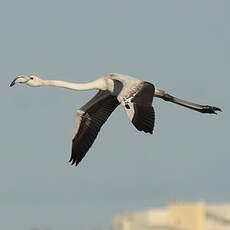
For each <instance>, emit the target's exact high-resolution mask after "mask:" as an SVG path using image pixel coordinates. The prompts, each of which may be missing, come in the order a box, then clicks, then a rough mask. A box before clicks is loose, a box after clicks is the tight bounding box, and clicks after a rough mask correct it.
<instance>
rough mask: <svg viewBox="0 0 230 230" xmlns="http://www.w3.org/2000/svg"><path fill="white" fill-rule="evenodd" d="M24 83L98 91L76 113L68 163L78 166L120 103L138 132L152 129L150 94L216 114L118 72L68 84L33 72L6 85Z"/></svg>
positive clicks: (153, 118)
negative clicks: (88, 81)
mask: <svg viewBox="0 0 230 230" xmlns="http://www.w3.org/2000/svg"><path fill="white" fill-rule="evenodd" d="M16 83H24V84H27V85H28V86H32V87H38V86H57V87H64V88H67V89H72V90H94V89H96V90H99V91H98V93H97V94H96V95H95V96H94V97H93V98H92V99H91V100H90V101H89V102H88V103H86V104H85V105H83V106H82V107H81V108H80V109H79V110H78V111H77V114H76V117H75V128H74V133H73V138H72V153H71V157H70V162H71V163H72V164H75V165H78V164H79V162H80V161H81V160H82V158H83V157H84V156H85V154H86V153H87V151H88V150H89V148H90V147H91V145H92V144H93V142H94V140H95V139H96V137H97V135H98V132H99V131H100V129H101V127H102V125H103V124H104V123H105V121H106V120H107V119H108V117H109V116H110V114H111V113H112V112H113V111H114V110H115V109H116V107H117V106H118V105H119V104H121V105H122V106H123V107H124V109H125V111H126V114H127V116H128V118H129V119H130V120H131V122H132V123H133V125H134V126H135V127H136V129H137V130H139V131H144V132H146V133H151V134H152V132H153V128H154V121H155V112H154V109H153V107H152V101H153V97H154V96H155V97H159V98H162V99H164V100H165V101H170V102H173V103H176V104H178V105H181V106H184V107H187V108H189V109H193V110H195V111H198V112H201V113H214V114H215V113H216V111H221V109H220V108H218V107H214V106H208V105H199V104H194V103H192V102H189V101H185V100H182V99H179V98H176V97H173V96H171V95H169V94H166V93H165V92H164V91H163V90H160V89H157V88H155V87H154V85H153V84H151V83H149V82H145V81H141V80H138V79H136V78H134V77H131V76H127V75H122V74H107V75H104V76H102V77H100V78H98V79H97V80H95V81H93V82H90V83H85V84H77V83H69V82H65V81H57V80H42V79H40V78H38V77H37V76H35V75H30V76H19V77H16V78H15V79H14V80H13V81H12V83H11V84H10V86H13V85H14V84H16Z"/></svg>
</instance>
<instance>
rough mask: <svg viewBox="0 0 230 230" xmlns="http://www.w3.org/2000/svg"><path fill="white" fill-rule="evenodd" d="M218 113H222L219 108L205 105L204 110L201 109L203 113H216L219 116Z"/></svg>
mask: <svg viewBox="0 0 230 230" xmlns="http://www.w3.org/2000/svg"><path fill="white" fill-rule="evenodd" d="M216 111H220V112H222V110H221V109H220V108H218V107H214V106H210V105H204V107H203V108H202V109H200V112H201V113H214V114H217V112H216Z"/></svg>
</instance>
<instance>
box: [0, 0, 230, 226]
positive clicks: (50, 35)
mask: <svg viewBox="0 0 230 230" xmlns="http://www.w3.org/2000/svg"><path fill="white" fill-rule="evenodd" d="M229 11H230V2H229V1H227V0H226V1H224V0H222V1H212V0H204V1H178V0H174V1H171V0H168V1H165V0H159V1H154V0H152V1H150V0H149V1H148V0H144V1H137V0H125V1H124V0H116V1H111V0H104V1H102V0H97V1H93V0H91V1H87V0H85V1H31V0H30V1H29V0H28V1H25V0H21V1H2V2H1V7H0V28H1V36H0V51H1V52H0V61H1V70H0V71H1V80H2V82H1V84H0V87H1V90H0V93H1V97H0V98H1V104H2V109H1V120H0V122H1V160H0V217H1V221H0V229H7V230H14V229H17V230H31V229H33V228H35V227H36V228H38V229H45V228H49V229H52V230H62V229H66V230H76V229H78V230H88V229H97V230H100V229H107V228H109V227H110V226H111V225H112V219H113V217H114V216H115V215H119V214H122V213H126V212H130V211H134V210H140V209H146V208H151V207H159V206H162V207H163V206H166V205H168V204H169V203H170V202H171V201H175V200H178V201H181V200H182V201H195V200H204V201H206V202H230V182H229V178H228V175H229V162H230V155H229V112H230V109H229V84H230V78H229V75H230V70H229V61H230V45H229V42H230V30H229V24H230V14H229ZM109 72H117V73H123V74H129V75H133V76H135V77H137V78H140V79H142V80H147V81H150V82H152V83H153V84H155V86H156V87H158V88H162V89H164V90H166V91H167V92H169V93H171V94H173V95H176V96H178V97H182V98H185V99H189V100H192V101H194V102H197V103H202V104H211V105H216V106H219V107H221V108H223V111H224V112H223V113H221V114H219V115H218V116H215V115H204V114H199V113H196V112H193V111H188V110H186V109H185V108H180V107H178V106H176V105H172V104H169V103H166V102H164V101H160V100H159V99H155V100H154V107H155V110H156V126H155V132H154V134H153V135H147V134H144V133H140V132H138V131H137V130H136V129H135V128H134V127H133V126H132V125H131V123H130V122H129V121H128V118H127V117H126V115H125V113H124V111H123V109H122V108H118V109H117V110H116V111H115V112H114V113H113V114H112V116H111V117H110V119H109V121H108V123H106V124H105V125H104V127H103V128H102V130H101V132H100V134H99V136H98V138H97V140H96V142H95V143H94V145H93V148H91V150H90V151H89V153H88V154H87V156H86V158H85V159H84V160H83V161H82V162H81V163H80V165H79V166H78V167H71V166H70V165H69V164H68V159H69V156H70V150H71V137H72V131H73V121H74V115H75V112H76V110H77V109H78V108H79V107H81V106H82V105H83V104H84V103H86V102H87V100H88V99H89V98H90V97H92V96H93V95H94V94H95V92H73V91H68V90H66V89H58V88H54V87H53V88H48V87H46V88H45V87H44V88H29V87H26V86H22V85H19V86H16V87H14V88H9V83H10V82H11V81H12V80H13V78H14V77H15V76H16V75H20V74H32V73H33V74H36V75H38V76H40V77H41V78H44V79H59V80H66V81H72V82H88V81H92V80H94V79H95V78H97V77H99V76H101V75H103V74H105V73H109ZM143 146H144V150H143Z"/></svg>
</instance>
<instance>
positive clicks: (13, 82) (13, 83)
mask: <svg viewBox="0 0 230 230" xmlns="http://www.w3.org/2000/svg"><path fill="white" fill-rule="evenodd" d="M18 78H19V77H16V78H15V79H14V80H13V81H12V82H11V83H10V87H12V86H14V85H15V81H16V80H17V79H18Z"/></svg>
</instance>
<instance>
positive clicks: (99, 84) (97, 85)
mask: <svg viewBox="0 0 230 230" xmlns="http://www.w3.org/2000/svg"><path fill="white" fill-rule="evenodd" d="M42 85H46V86H57V87H62V88H67V89H72V90H93V89H99V90H106V84H105V83H104V82H103V81H102V80H101V79H97V80H95V81H92V82H89V83H82V84H77V83H71V82H66V81H58V80H42Z"/></svg>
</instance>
